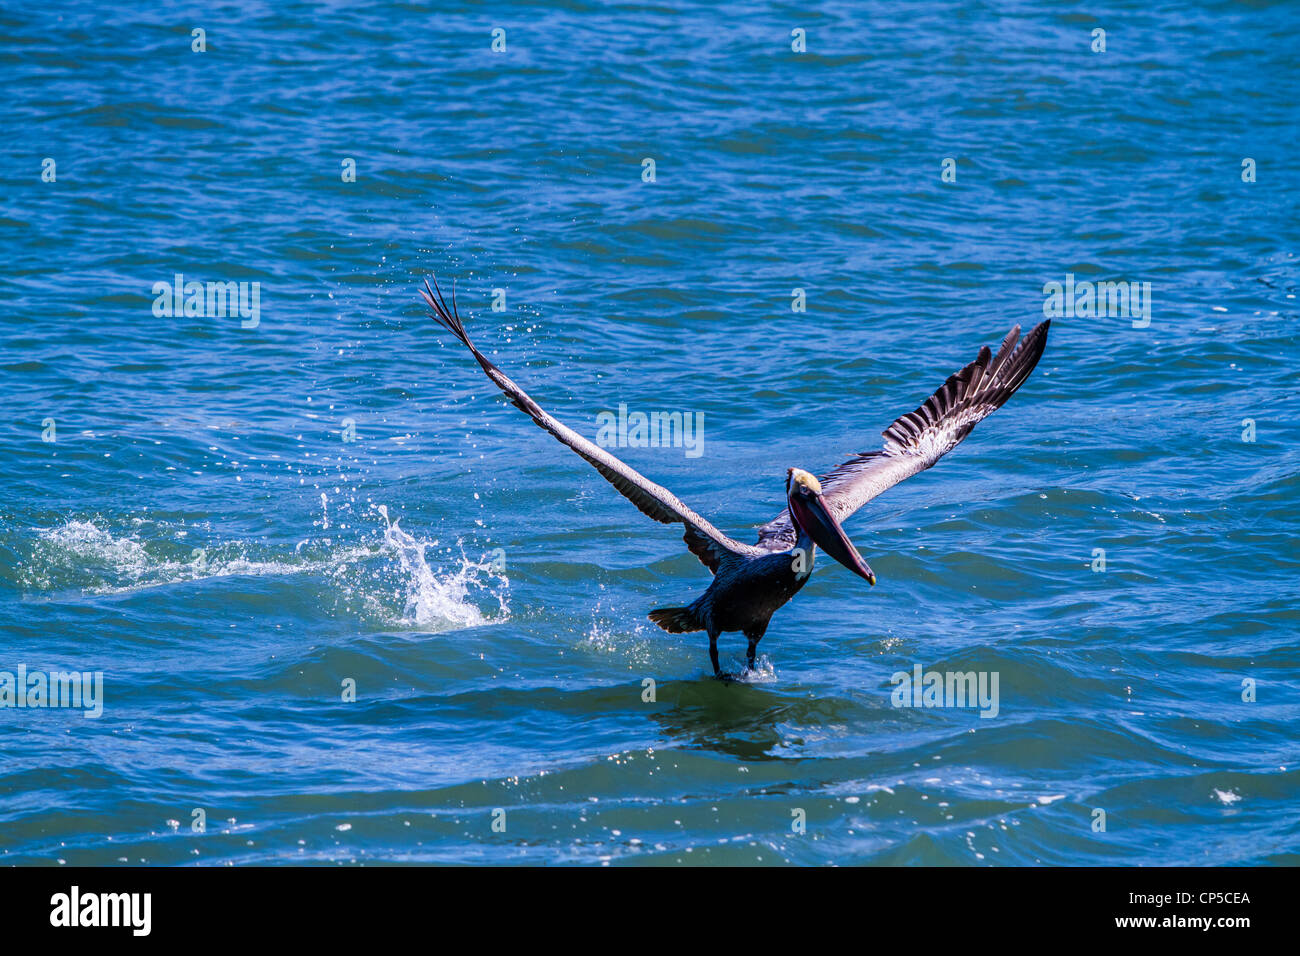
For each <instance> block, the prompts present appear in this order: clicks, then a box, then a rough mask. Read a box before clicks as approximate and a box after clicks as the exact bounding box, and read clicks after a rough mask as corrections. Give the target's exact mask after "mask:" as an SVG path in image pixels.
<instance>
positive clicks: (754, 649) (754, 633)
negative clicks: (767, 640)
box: [745, 623, 767, 671]
mask: <svg viewBox="0 0 1300 956" xmlns="http://www.w3.org/2000/svg"><path fill="white" fill-rule="evenodd" d="M766 632H767V624H765V623H764V624H761V625H759V626H758V627H751V628H750V629H749V630H747V631H746V632H745V637H747V638H749V653H748V654H747V655H746V656H747V657H748V658H749V669H750V670H751V671H752V670H753V669H754V655H755V654H757V653H758V642H759V641H761V640H762V639H763V635H764V634H765V633H766Z"/></svg>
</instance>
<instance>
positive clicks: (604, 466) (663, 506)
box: [420, 280, 761, 573]
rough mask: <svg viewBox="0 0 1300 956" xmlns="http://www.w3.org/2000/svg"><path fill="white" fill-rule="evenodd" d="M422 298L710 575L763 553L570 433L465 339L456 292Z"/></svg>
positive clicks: (520, 402)
mask: <svg viewBox="0 0 1300 956" xmlns="http://www.w3.org/2000/svg"><path fill="white" fill-rule="evenodd" d="M435 288H436V280H435ZM420 295H422V296H424V301H425V303H426V304H427V305H428V306H429V309H430V310H431V313H432V316H433V318H434V319H435V320H436V321H437V322H438V323H439V324H441V325H442V326H443V327H444V328H446V329H448V330H449V331H450V332H451V333H452V334H453V335H455V336H456V338H458V339H460V340H461V342H463V343H464V344H465V347H466V348H467V349H469V350H470V352H471V353H473V355H474V358H476V359H478V364H479V365H481V366H483V371H485V372H486V373H487V376H488V378H490V379H492V382H493V384H495V385H496V387H497V388H499V389H501V391H502V392H504V393H505V395H506V397H507V398H509V399H510V401H511V403H512V404H513V405H514V406H515V407H516V408H518V409H520V410H521V411H523V412H526V413H527V414H528V416H529V417H530V418H531V419H532V420H533V421H534V422H536V423H537V424H538V425H540V426H541V427H542V428H544V429H546V430H547V431H548V432H550V433H551V434H552V435H554V436H555V437H556V438H558V439H559V440H560V441H561V442H563V443H564V444H566V445H568V446H569V447H570V448H572V449H573V450H574V451H575V452H577V453H578V454H579V455H581V456H582V457H583V458H585V459H586V460H587V461H589V462H590V463H591V464H592V466H593V467H594V468H595V469H596V470H597V471H598V472H600V473H601V475H603V476H604V477H605V480H606V481H608V482H609V483H610V484H611V485H613V486H614V487H615V488H617V489H618V490H619V492H620V493H621V494H622V495H623V497H624V498H627V499H628V500H629V501H630V502H632V504H634V505H636V506H637V507H638V508H640V509H641V512H642V514H646V515H649V516H650V517H651V518H654V519H655V521H662V522H663V523H664V524H673V523H675V522H681V523H682V524H683V525H685V526H686V533H685V534H684V535H683V538H684V540H685V541H686V545H687V547H689V548H690V549H691V553H692V554H694V555H695V556H696V557H697V558H699V559H700V560H701V561H702V562H703V563H704V564H705V566H706V567H708V569H709V570H710V571H713V572H715V573H716V572H717V570H718V564H719V562H721V561H724V560H726V559H727V558H728V557H736V556H740V555H754V554H759V553H761V552H760V551H759V549H757V548H755V547H753V546H752V545H748V544H741V543H740V542H739V541H735V540H733V539H731V538H729V537H727V536H726V535H725V534H723V533H722V532H721V531H719V530H718V529H717V528H715V527H713V525H711V524H710V523H709V522H708V521H706V520H705V519H703V518H701V517H700V516H699V515H697V514H696V513H695V512H694V511H692V510H691V509H690V508H688V507H686V505H684V504H682V502H681V501H679V500H678V499H677V496H676V495H674V494H673V493H672V492H671V491H669V490H668V489H667V488H663V487H661V486H659V485H656V484H655V483H654V482H653V481H651V480H650V479H648V478H646V477H644V476H643V475H641V474H639V473H638V472H637V471H636V470H635V469H633V468H630V467H628V466H627V465H625V464H624V463H623V462H621V461H619V460H618V459H617V458H615V457H614V456H613V455H611V454H610V453H609V452H607V451H605V449H603V448H601V447H600V446H599V445H596V444H595V443H594V442H590V441H588V440H587V439H586V438H584V437H582V436H581V435H579V434H578V433H577V432H575V431H574V430H573V429H572V428H569V427H568V426H567V425H565V424H563V423H562V422H560V421H559V420H558V419H556V418H554V417H553V416H551V415H550V414H549V413H547V412H546V411H545V410H544V409H543V408H542V407H541V406H540V405H538V404H537V403H536V402H535V401H533V400H532V399H531V398H529V397H528V393H527V392H525V391H524V390H523V389H522V388H520V387H519V386H518V385H516V384H515V383H514V382H512V381H511V380H510V379H509V378H508V377H507V376H506V374H505V373H504V372H502V371H501V369H499V368H497V367H496V366H495V365H493V364H492V363H491V362H490V361H489V360H488V359H487V357H486V356H484V354H483V353H482V352H480V351H479V350H478V349H477V348H475V347H474V343H473V342H471V341H470V340H469V336H468V335H466V334H465V326H464V325H463V324H462V323H461V320H460V315H459V313H458V312H457V311H456V296H455V294H454V291H453V294H452V305H451V308H450V309H449V308H448V307H447V303H446V301H445V300H444V299H443V297H442V290H441V289H437V291H436V292H435V290H434V289H431V288H429V283H428V280H425V283H424V288H423V289H421V290H420Z"/></svg>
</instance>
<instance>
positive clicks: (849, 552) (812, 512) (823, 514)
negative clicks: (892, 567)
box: [790, 490, 876, 585]
mask: <svg viewBox="0 0 1300 956" xmlns="http://www.w3.org/2000/svg"><path fill="white" fill-rule="evenodd" d="M790 513H791V514H792V515H794V518H795V520H796V521H798V522H799V525H800V527H802V528H804V529H805V530H806V531H807V532H808V533H809V534H810V535H812V539H813V541H814V542H816V544H817V547H819V548H821V549H822V550H823V551H825V552H826V553H827V554H829V555H830V556H831V557H832V558H834V559H835V560H836V561H838V562H839V563H840V564H842V565H844V566H845V567H846V568H848V569H849V570H850V571H852V572H853V573H854V574H856V575H858V577H861V578H866V580H867V583H868V584H872V585H874V584H875V583H876V576H875V574H874V573H872V571H871V568H869V567H867V562H865V561H863V560H862V555H860V554H858V549H857V548H855V547H853V542H852V541H850V540H849V537H848V535H846V534H845V533H844V529H843V528H842V527H840V523H839V522H838V521H836V520H835V515H833V514H831V511H830V509H829V508H827V507H826V499H825V498H823V497H822V494H821V491H811V490H809V491H807V492H804V491H802V490H796V491H795V493H794V494H792V495H791V496H790Z"/></svg>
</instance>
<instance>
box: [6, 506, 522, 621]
mask: <svg viewBox="0 0 1300 956" xmlns="http://www.w3.org/2000/svg"><path fill="white" fill-rule="evenodd" d="M322 504H323V502H322ZM376 510H377V511H378V512H379V513H380V514H381V515H382V516H383V518H384V523H385V527H384V532H383V537H382V538H381V539H379V540H375V539H374V535H373V533H371V534H370V540H369V541H367V540H365V536H364V535H362V536H361V537H360V538H359V539H358V540H356V541H353V542H351V543H349V544H346V545H340V544H336V543H335V542H334V541H333V540H332V539H330V538H323V539H317V540H312V539H304V540H302V541H299V542H298V543H297V545H296V546H294V547H293V549H292V551H287V552H284V553H279V554H277V553H274V552H273V553H271V554H270V555H268V556H266V557H264V558H260V559H259V558H255V557H250V556H249V554H248V550H249V546H248V545H247V544H246V543H243V542H226V543H220V544H214V545H208V546H205V547H190V546H189V545H188V543H187V542H186V541H185V540H184V539H186V538H187V537H188V536H189V534H190V531H189V529H184V528H177V527H175V526H172V525H170V524H168V523H165V522H149V521H145V520H142V519H133V520H132V525H133V528H132V530H130V531H124V532H118V533H114V531H113V530H110V528H109V527H108V526H107V522H105V521H104V519H102V518H99V517H96V518H95V519H93V520H81V519H74V520H70V521H68V522H66V523H64V524H62V525H59V526H58V527H54V528H38V529H35V531H36V539H35V541H34V543H33V545H32V548H31V551H30V553H29V554H28V555H27V558H26V560H25V561H23V562H22V567H21V568H20V570H19V573H18V575H17V583H18V584H19V586H20V587H21V588H22V589H23V590H24V591H25V592H27V593H28V594H29V595H32V596H38V595H40V594H41V593H45V594H50V593H62V592H67V591H73V592H81V593H84V594H108V595H112V594H122V593H127V592H131V591H139V590H144V589H148V588H158V587H166V586H168V585H175V584H181V583H186V582H201V581H209V580H213V579H219V578H228V577H235V576H249V577H262V576H290V575H300V574H303V573H308V574H319V575H323V576H324V577H326V578H327V579H328V580H329V582H330V586H329V587H328V588H326V589H325V590H324V591H323V593H325V594H333V595H334V598H335V599H336V602H337V604H338V605H339V606H340V608H341V609H342V611H343V613H349V614H356V615H358V616H362V617H365V618H372V619H375V620H376V621H377V622H378V623H381V624H384V625H393V624H397V625H403V626H406V625H417V626H420V627H422V628H427V629H429V630H439V631H440V630H449V629H452V628H464V627H477V626H479V625H482V624H486V623H489V622H490V621H501V620H505V619H507V618H508V617H509V614H510V608H509V604H508V601H507V588H508V587H509V583H510V582H509V580H508V579H507V578H506V576H505V575H504V574H503V573H501V572H499V571H496V570H494V569H493V567H492V566H491V565H490V564H488V563H486V562H480V561H473V560H470V559H469V558H467V557H466V556H465V554H464V551H463V549H461V550H460V553H459V555H453V554H452V553H451V552H450V549H447V557H448V558H449V559H450V561H451V563H452V564H453V565H454V567H453V569H452V570H450V571H449V572H448V571H442V570H438V571H435V569H434V568H433V567H431V566H430V564H429V561H428V558H427V556H426V551H427V549H429V548H430V547H433V546H436V544H437V542H436V541H433V542H428V541H419V540H417V539H416V538H414V537H412V536H411V535H409V534H407V533H406V532H405V531H403V530H402V529H401V528H399V527H398V525H397V522H395V521H389V519H388V509H387V508H386V507H384V506H383V505H379V506H377V508H376ZM146 526H147V527H148V528H149V529H150V530H151V531H152V532H153V533H152V534H151V535H149V537H148V538H147V539H142V538H141V536H140V535H141V528H144V527H146ZM458 544H459V543H458ZM394 559H395V560H394ZM231 586H232V587H233V586H235V585H231ZM484 597H486V598H487V601H488V602H490V603H487V607H488V608H489V609H490V613H489V612H485V611H484V610H483V609H482V608H481V607H480V604H482V603H484V600H483V599H484ZM394 601H397V602H400V603H399V607H398V608H394V607H393V602H394Z"/></svg>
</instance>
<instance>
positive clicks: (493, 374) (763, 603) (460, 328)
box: [421, 282, 1050, 675]
mask: <svg viewBox="0 0 1300 956" xmlns="http://www.w3.org/2000/svg"><path fill="white" fill-rule="evenodd" d="M421 295H423V297H424V300H425V302H426V304H427V305H428V306H429V308H430V310H431V312H432V316H433V318H434V319H436V320H437V321H438V322H439V323H440V324H441V325H443V326H444V327H445V328H447V329H448V330H449V331H450V332H452V333H453V334H454V335H455V336H456V337H457V338H458V339H459V340H460V341H461V342H462V343H463V344H464V345H465V346H466V348H468V349H469V350H470V352H471V353H472V354H473V356H474V358H475V359H476V360H477V361H478V363H479V365H480V366H481V367H482V368H483V371H484V372H486V373H487V375H488V377H489V378H490V379H491V380H492V381H493V382H494V383H495V384H496V386H497V387H498V388H500V389H501V391H502V392H503V393H505V395H506V397H508V398H509V399H510V401H511V402H512V403H513V404H514V405H515V407H517V408H519V409H520V410H522V411H523V412H525V413H526V414H527V415H528V416H529V417H530V418H532V419H533V421H534V422H536V423H537V425H539V426H540V427H541V428H543V429H545V430H546V431H548V432H550V433H551V434H552V435H554V436H555V437H556V438H557V439H559V440H560V441H561V442H563V443H564V444H565V445H567V446H568V447H569V448H571V449H572V450H573V451H574V452H576V453H577V454H578V455H580V456H581V457H582V458H584V459H586V460H587V461H588V462H589V463H590V464H591V465H592V466H593V467H595V469H596V470H597V471H598V472H600V474H601V475H603V476H604V477H605V478H606V480H608V481H609V482H610V484H612V485H613V486H614V487H615V488H616V489H618V491H619V492H620V493H621V494H622V495H623V496H624V497H626V498H627V499H628V500H629V501H631V502H632V503H633V504H635V505H636V506H637V507H638V508H639V509H640V510H641V511H642V513H644V514H645V515H647V516H649V517H651V518H653V519H655V520H656V521H661V522H664V523H665V524H671V523H680V524H682V525H683V526H684V527H685V533H684V535H683V539H684V540H685V542H686V545H687V547H688V548H690V550H691V553H692V554H694V555H695V556H696V557H697V558H699V559H700V561H701V562H702V563H703V564H704V565H705V566H706V567H708V569H709V570H710V571H712V572H713V575H714V577H713V581H712V582H711V583H710V585H709V587H708V589H707V590H706V591H705V592H704V593H703V594H702V595H700V596H699V597H698V598H697V599H696V600H695V601H693V602H692V603H691V604H690V605H688V606H687V607H674V608H661V609H659V610H655V611H651V612H650V619H651V620H652V621H654V622H655V623H656V624H658V625H659V626H660V627H662V628H663V629H664V630H666V631H670V632H673V633H680V632H685V631H705V632H707V633H708V635H709V653H710V658H711V660H712V662H713V668H714V672H715V673H718V674H719V675H720V673H721V672H720V670H719V668H718V649H717V639H718V635H719V634H720V633H722V632H727V631H740V632H742V633H744V634H745V636H746V638H747V639H748V641H749V647H748V655H747V656H748V660H749V665H750V667H753V665H754V655H755V648H756V646H757V644H758V642H759V640H761V639H762V637H763V634H764V632H765V631H766V630H767V626H768V622H769V621H770V620H771V618H772V615H773V614H774V613H776V611H777V610H778V609H779V608H780V607H782V606H783V605H784V604H786V603H787V602H788V601H789V600H790V599H791V598H792V597H794V596H795V595H796V594H797V593H799V590H800V589H801V588H802V587H803V586H804V584H806V583H807V581H808V577H809V575H810V574H811V572H812V567H813V562H814V559H815V556H816V551H817V543H816V542H817V541H818V540H820V542H821V544H822V546H823V549H826V548H831V549H832V552H831V553H832V556H833V557H834V558H835V559H836V560H837V561H839V562H840V563H842V564H845V566H847V567H849V568H850V570H853V571H855V573H857V574H859V575H860V576H862V577H864V578H866V579H867V580H868V581H870V582H871V583H873V584H874V583H875V576H874V574H872V572H871V570H870V568H868V567H867V566H866V564H865V562H863V561H862V559H861V556H860V555H858V554H857V552H856V550H855V549H853V546H852V545H851V544H850V543H849V542H848V540H847V538H844V537H843V535H842V531H841V529H840V528H839V523H840V522H842V521H843V520H844V519H845V518H847V517H848V516H849V515H851V514H853V512H855V511H857V510H858V508H860V507H862V505H864V504H865V503H866V502H868V501H870V500H871V499H872V498H874V497H876V495H878V494H880V493H881V492H883V491H885V490H886V489H888V488H890V487H892V486H893V485H896V484H897V483H898V482H900V481H902V480H903V479H905V478H908V477H910V476H911V475H915V474H917V473H918V472H920V471H923V470H925V469H926V468H929V467H930V466H931V465H933V464H934V463H935V462H936V461H938V460H939V459H940V458H941V457H942V456H943V455H944V454H946V453H947V452H949V451H951V450H952V449H953V448H954V447H956V445H957V444H958V443H959V442H960V441H961V440H962V439H963V438H965V437H966V435H967V434H969V433H970V431H971V429H972V428H974V427H975V425H976V424H977V423H978V422H979V421H981V420H982V419H983V418H985V417H986V416H988V415H989V414H990V413H992V412H993V411H994V410H995V409H997V408H999V407H1001V405H1002V404H1003V403H1004V402H1006V400H1007V399H1008V398H1010V397H1011V395H1012V394H1013V393H1014V392H1015V391H1016V389H1018V388H1019V387H1020V386H1021V385H1022V384H1023V383H1024V381H1025V380H1026V379H1027V378H1028V377H1029V374H1030V373H1031V372H1032V371H1033V370H1034V367H1035V366H1036V365H1037V364H1038V360H1039V358H1040V357H1041V356H1042V354H1043V349H1044V347H1045V346H1046V344H1047V332H1048V328H1049V326H1050V323H1049V322H1043V323H1041V324H1039V325H1038V326H1035V327H1034V328H1033V329H1032V330H1031V331H1030V332H1029V334H1028V335H1026V336H1025V337H1024V339H1023V341H1022V340H1021V338H1020V327H1019V326H1016V327H1015V328H1013V329H1012V330H1011V332H1010V333H1008V335H1007V337H1006V338H1005V339H1004V340H1003V342H1002V345H1001V347H1000V348H999V349H998V351H997V354H996V355H995V354H993V353H992V352H991V351H990V350H989V349H988V348H987V347H984V348H981V349H980V351H979V355H978V356H977V357H976V358H975V360H974V361H973V362H971V363H970V364H969V365H967V366H965V367H964V368H963V369H961V370H960V371H958V372H956V373H955V374H953V375H952V376H950V377H949V378H948V380H947V381H946V382H945V383H944V384H943V386H942V387H940V388H939V390H938V391H936V392H935V393H934V394H933V395H931V396H930V398H929V399H927V400H926V402H925V403H924V404H923V405H921V406H920V407H919V408H917V409H916V411H913V412H909V413H908V414H906V415H903V416H902V417H901V418H899V419H897V420H896V421H895V422H894V423H893V424H892V425H890V426H889V427H888V428H887V429H885V431H884V439H885V442H884V446H883V448H881V449H880V450H877V451H869V452H863V453H861V454H858V455H854V456H853V457H852V458H850V459H849V460H848V461H846V462H844V463H843V464H841V465H840V466H839V467H837V468H835V469H833V470H832V471H830V472H828V473H827V474H825V475H823V476H821V477H820V478H815V477H813V476H812V475H811V474H810V473H808V472H806V471H803V470H802V469H798V468H791V469H790V470H789V471H788V472H787V478H786V491H787V496H788V501H789V507H787V508H786V510H784V511H782V512H781V514H779V515H777V516H776V517H775V518H773V519H772V520H771V521H769V522H767V523H766V524H764V525H762V526H761V527H760V528H759V529H758V530H759V535H758V541H757V542H756V543H755V544H752V545H750V544H742V543H741V542H739V541H736V540H734V539H733V538H730V537H728V536H727V535H725V534H723V533H722V532H721V531H719V530H718V529H717V528H715V527H714V526H713V525H712V524H710V523H709V522H708V521H707V520H705V519H704V518H702V517H701V516H700V515H698V514H696V513H695V512H694V511H692V510H691V509H690V508H688V507H687V506H686V505H685V504H683V503H682V502H681V501H680V500H679V499H678V498H677V497H676V496H675V495H673V494H672V492H670V491H668V490H667V489H666V488H663V487H661V486H659V485H657V484H655V483H654V482H652V481H650V480H649V479H647V478H645V477H644V476H642V475H641V474H639V473H638V472H636V471H635V470H634V469H632V468H630V467H629V466H628V465H626V464H624V463H623V462H622V461H620V460H619V459H618V458H616V457H615V456H613V455H611V454H610V453H609V452H607V451H606V450H605V449H603V448H600V447H599V446H597V445H596V444H594V443H593V442H591V441H589V440H588V439H587V438H585V437H583V436H582V435H579V434H578V433H577V432H575V431H573V430H572V429H570V428H568V427H567V426H566V425H564V424H563V423H561V422H560V421H559V420H557V419H555V418H554V417H552V416H551V415H550V414H548V413H547V412H546V411H545V410H543V409H542V408H541V406H539V405H538V404H537V403H536V402H535V401H533V400H532V399H531V398H530V397H529V396H528V394H527V393H526V392H524V390H523V389H521V388H520V387H519V386H518V385H516V384H515V383H514V382H513V381H511V380H510V379H509V378H508V377H507V376H506V375H505V373H503V372H502V371H501V370H500V369H499V368H497V367H496V366H495V365H494V364H492V362H491V361H489V360H488V359H487V358H486V357H485V356H484V355H483V353H482V352H480V351H479V350H478V349H477V348H475V346H474V344H473V343H472V342H471V341H470V339H469V336H468V335H467V334H466V332H465V327H464V325H463V323H462V322H461V319H460V316H459V314H458V313H457V311H456V308H455V297H454V296H453V304H452V306H451V307H448V305H447V303H446V301H445V300H444V299H443V297H442V293H441V290H437V289H436V287H434V288H430V286H429V284H428V283H427V282H426V283H425V287H424V289H423V290H421ZM792 511H794V512H796V513H795V514H792ZM799 515H802V516H803V517H802V518H800V517H799Z"/></svg>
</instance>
